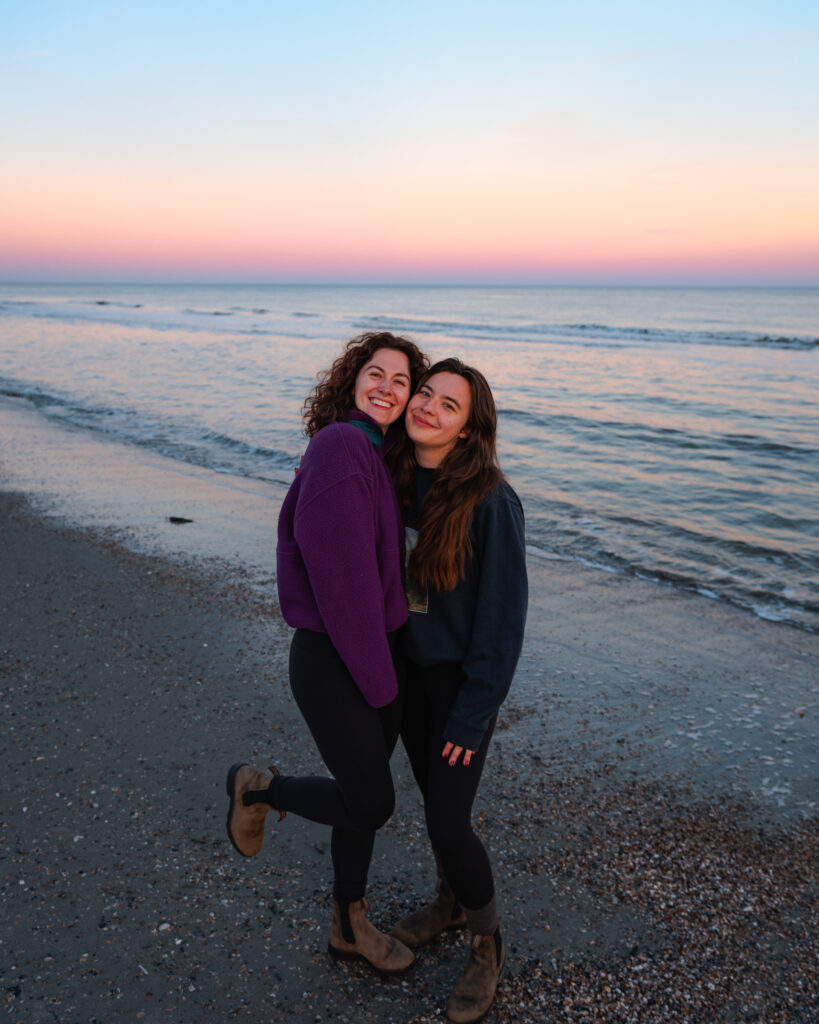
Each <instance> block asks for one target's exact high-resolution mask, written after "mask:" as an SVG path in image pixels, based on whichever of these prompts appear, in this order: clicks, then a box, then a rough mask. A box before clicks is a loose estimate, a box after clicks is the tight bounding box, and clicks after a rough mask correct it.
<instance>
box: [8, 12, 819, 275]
mask: <svg viewBox="0 0 819 1024" xmlns="http://www.w3.org/2000/svg"><path fill="white" fill-rule="evenodd" d="M92 6H94V7H95V8H96V7H97V6H98V5H92ZM319 6H320V7H324V5H319ZM457 6H458V5H453V7H457ZM544 6H545V7H549V6H550V5H544ZM586 6H589V5H586ZM700 6H702V11H701V12H700V13H701V14H702V13H704V12H705V11H706V10H708V11H710V12H711V13H710V14H709V18H708V22H707V24H708V26H709V29H708V33H707V34H705V33H704V31H703V29H702V24H703V23H702V22H699V23H698V22H697V18H696V17H695V15H696V9H697V8H699V7H700ZM734 6H735V5H734V4H733V3H732V2H728V3H726V5H725V6H724V9H723V7H720V8H719V9H718V10H716V11H715V10H714V9H713V8H712V7H709V6H708V5H706V4H702V5H700V4H699V2H698V0H697V2H695V3H694V5H693V8H687V9H686V12H685V17H683V16H682V14H680V15H679V16H676V15H673V14H670V13H668V12H667V13H665V14H662V16H660V15H659V14H658V16H657V18H656V19H654V20H653V21H651V22H648V21H646V20H645V19H642V20H641V19H640V18H639V17H638V13H639V12H640V11H641V10H642V8H641V7H640V5H631V4H628V3H626V4H625V5H624V6H623V8H622V10H620V9H618V11H617V12H616V14H617V16H616V17H615V14H614V12H612V11H611V10H610V8H609V7H608V6H607V5H604V4H597V3H591V5H590V7H591V8H592V9H593V10H594V12H595V18H594V19H593V20H590V11H589V10H584V11H581V12H577V13H576V14H574V15H573V14H571V13H569V12H566V11H564V12H563V13H562V14H561V16H560V17H559V18H557V17H556V16H555V15H554V14H553V13H552V14H549V13H548V12H547V11H545V10H543V9H541V8H540V7H539V6H538V5H534V6H533V5H531V4H526V3H517V2H513V3H511V5H510V7H509V10H508V11H506V12H505V13H504V14H500V13H487V11H485V10H484V9H483V8H482V7H479V8H478V9H476V12H475V16H474V17H473V18H472V19H471V20H470V21H469V22H468V23H464V21H463V19H461V18H459V17H457V16H456V14H457V12H455V11H454V10H453V11H452V12H450V11H449V8H448V7H447V5H444V7H443V8H441V7H440V6H436V5H428V4H426V3H420V4H419V5H418V10H417V11H415V15H417V16H418V17H419V18H420V17H421V15H422V14H423V13H424V12H425V13H426V15H427V16H428V17H430V18H432V17H433V15H434V18H433V20H434V23H435V24H436V26H437V29H438V35H437V36H435V39H434V42H433V41H432V40H431V39H430V37H429V34H428V33H424V32H422V31H421V28H420V26H419V25H416V22H415V20H414V19H412V18H409V15H398V14H389V13H384V12H383V10H382V8H375V7H371V5H367V4H354V5H353V8H355V10H356V11H358V10H359V8H360V12H359V13H360V14H361V16H362V18H363V17H364V14H365V13H367V12H369V17H368V21H367V23H368V33H369V34H368V35H367V38H366V39H364V38H362V37H361V35H360V31H359V29H360V28H361V24H358V27H356V26H357V23H356V21H355V17H354V16H353V15H351V18H350V20H345V21H339V20H336V21H335V22H334V21H333V17H332V11H333V10H334V8H332V6H328V7H326V12H325V13H326V14H327V20H326V24H325V29H326V31H324V32H322V31H321V30H318V31H316V27H315V24H314V22H310V24H311V25H312V34H311V35H310V37H309V38H308V37H307V36H306V35H305V32H306V30H307V27H308V24H307V21H309V19H307V21H305V20H304V19H305V17H306V15H304V14H303V12H299V11H297V10H292V11H290V10H288V12H286V13H283V14H282V13H281V12H279V13H278V14H276V15H275V16H274V14H273V13H272V11H271V8H270V7H269V6H268V5H258V4H250V7H252V8H253V10H254V12H255V15H256V18H257V21H256V22H255V23H254V24H255V25H256V29H257V31H256V33H255V34H253V35H250V36H249V35H248V34H247V31H246V28H245V27H244V25H243V23H242V22H241V19H239V18H238V16H236V17H234V16H231V15H230V14H227V13H224V11H225V9H222V13H221V14H220V13H219V11H218V10H216V9H214V8H212V7H210V6H208V5H206V6H205V8H204V9H202V8H200V7H199V6H196V7H194V6H190V9H189V10H188V11H187V13H188V17H183V11H185V10H187V9H188V7H189V5H187V4H184V3H183V4H179V5H174V6H173V12H165V14H164V15H163V13H162V12H161V11H160V10H158V9H153V8H151V9H150V10H148V9H146V8H145V7H144V6H139V5H135V4H131V3H124V4H122V5H117V6H116V8H112V7H111V6H110V5H99V10H97V13H96V16H95V17H94V18H93V19H92V22H85V23H77V20H76V19H75V18H74V17H73V16H72V14H71V7H70V5H68V4H66V5H61V4H59V3H57V4H55V5H52V6H51V8H50V15H49V16H39V17H38V16H35V13H34V12H33V11H32V9H31V8H29V7H25V8H24V7H23V5H19V10H15V11H14V12H13V15H14V16H13V17H11V19H10V25H9V26H8V40H7V41H6V42H5V43H4V44H3V45H4V47H5V49H4V51H3V52H2V53H0V87H3V91H4V94H5V95H6V96H10V97H12V98H13V102H12V103H7V104H5V105H4V112H3V113H0V131H2V134H3V138H4V145H5V156H4V160H3V161H2V163H1V164H0V278H2V279H5V280H33V279H38V278H40V279H63V280H72V279H74V280H76V279H91V278H104V279H112V280H117V279H118V280H128V279H140V280H145V279H155V280H161V279H171V280H213V281H220V280H240V279H248V280H254V281H262V280H269V281H276V280H286V281H297V280H305V281H311V280H322V281H331V280H360V281H366V280H390V281H396V282H398V281H401V280H416V281H417V280H426V281H430V282H435V281H453V282H457V281H470V280H476V281H478V280H480V281H491V280H497V281H515V280H520V281H527V282H530V281H543V282H544V283H549V282H552V281H553V282H556V283H563V282H568V281H577V282H578V283H583V282H587V281H588V282H595V283H605V282H606V281H611V282H613V283H615V282H616V283H621V282H624V281H634V282H635V283H640V282H642V281H645V282H652V281H664V282H665V281H667V282H675V281H678V282H680V283H709V282H712V281H713V283H766V282H770V283H781V284H786V283H792V284H814V283H817V282H819V188H817V186H816V182H817V181H819V140H817V135H816V132H815V128H814V127H813V126H815V124H816V123H819V109H817V108H819V101H817V99H816V97H818V96H819V72H817V64H819V62H816V61H815V59H812V58H811V54H813V56H814V57H815V45H816V41H817V39H819V16H817V14H816V12H815V11H814V9H813V8H812V7H811V6H810V5H803V4H788V3H786V4H785V6H784V7H783V8H781V9H780V10H779V13H778V14H777V16H776V18H772V17H769V15H768V14H767V11H766V8H765V5H763V4H754V3H748V4H744V5H742V12H743V21H742V26H741V28H739V27H737V21H736V18H735V17H734V14H735V13H736V12H734V11H733V8H734ZM736 6H737V9H739V5H736ZM632 8H633V9H632ZM365 9H366V11H365ZM376 10H378V11H381V13H379V14H378V16H377V17H376V16H374V15H373V14H372V12H373V11H376ZM195 12H198V13H199V15H200V16H199V17H197V18H195V19H192V15H193V14H194V13H195ZM163 18H165V19H166V20H167V22H163ZM191 19H192V20H191ZM402 19H403V20H402ZM362 23H363V22H362ZM698 24H699V26H700V27H699V28H698V27H697V25H698ZM379 43H380V44H382V45H379Z"/></svg>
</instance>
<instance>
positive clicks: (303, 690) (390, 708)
mask: <svg viewBox="0 0 819 1024" xmlns="http://www.w3.org/2000/svg"><path fill="white" fill-rule="evenodd" d="M290 686H291V689H292V691H293V696H294V697H295V699H296V703H297V704H298V706H299V710H300V711H301V713H302V715H303V716H304V720H305V721H306V722H307V725H308V727H309V728H310V732H311V733H312V734H313V739H314V740H315V742H316V746H317V747H318V749H319V753H320V754H321V756H322V758H323V760H324V763H325V764H326V765H327V768H328V769H329V770H330V772H331V774H332V776H333V778H321V777H318V776H300V777H298V776H292V775H291V776H287V775H280V776H279V777H278V778H276V779H274V780H273V784H272V786H271V789H270V802H271V803H272V804H273V806H274V807H277V808H278V809H279V810H282V811H291V812H293V813H294V814H298V815H300V816H301V817H303V818H309V819H310V821H318V822H321V823H322V824H325V825H332V827H333V832H332V841H331V854H332V860H333V872H334V881H333V893H334V895H335V897H336V899H337V900H338V901H339V903H341V904H348V903H352V902H353V901H355V900H358V899H361V897H362V896H363V895H364V892H365V890H366V886H367V872H368V870H369V866H370V860H371V858H372V852H373V843H374V841H375V833H376V830H377V829H379V828H380V827H381V826H382V825H383V824H384V823H385V822H386V821H388V820H389V818H390V816H391V815H392V812H393V808H394V807H395V790H394V788H393V783H392V775H391V774H390V756H391V755H392V752H393V750H394V749H395V744H396V741H397V739H398V730H399V726H400V719H401V703H402V702H401V698H400V695H399V697H397V698H396V699H395V700H394V701H393V702H392V703H391V704H388V705H387V707H384V708H372V707H370V705H369V704H368V703H367V702H366V701H365V700H364V697H363V696H362V694H361V691H360V690H359V689H358V687H357V686H356V684H355V682H354V681H353V678H352V676H351V675H350V673H349V672H348V671H347V667H346V665H345V664H344V662H343V661H342V660H341V657H340V656H339V654H338V652H337V651H336V649H335V647H334V646H333V644H332V643H331V641H330V638H329V637H328V636H327V634H326V633H315V632H313V631H311V630H307V629H297V630H296V632H295V634H294V636H293V641H292V643H291V645H290Z"/></svg>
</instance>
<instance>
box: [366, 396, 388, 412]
mask: <svg viewBox="0 0 819 1024" xmlns="http://www.w3.org/2000/svg"><path fill="white" fill-rule="evenodd" d="M370 404H371V405H374V406H375V407H376V409H384V410H389V409H392V402H385V401H384V399H383V398H371V399H370Z"/></svg>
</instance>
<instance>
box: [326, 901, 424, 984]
mask: <svg viewBox="0 0 819 1024" xmlns="http://www.w3.org/2000/svg"><path fill="white" fill-rule="evenodd" d="M369 909H370V905H369V903H367V901H366V900H365V899H360V900H356V901H355V903H351V904H350V905H349V907H348V908H347V910H348V913H349V915H350V925H351V928H352V933H353V936H354V939H355V941H354V942H348V941H347V940H346V939H345V938H344V932H343V930H342V923H341V908H340V907H339V905H338V901H337V900H333V922H332V924H331V925H330V943H329V946H328V949H329V951H330V952H331V953H332V954H333V956H338V957H352V958H357V959H361V960H366V961H367V963H369V964H370V965H371V966H372V967H374V968H375V969H376V970H377V971H379V972H380V973H381V974H401V973H402V972H403V971H406V970H407V968H408V967H412V965H413V964H414V963H415V954H414V953H413V952H412V950H411V949H407V947H406V946H405V945H404V943H403V942H399V941H398V939H394V938H393V937H392V936H391V935H385V934H384V933H383V932H380V931H379V930H378V929H377V928H376V927H375V925H373V924H371V923H370V921H369V920H368V919H367V911H368V910H369Z"/></svg>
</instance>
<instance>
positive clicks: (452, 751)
mask: <svg viewBox="0 0 819 1024" xmlns="http://www.w3.org/2000/svg"><path fill="white" fill-rule="evenodd" d="M474 753H475V751H474V750H464V748H463V747H456V746H455V744H454V743H446V744H444V750H443V753H442V754H441V757H443V758H447V757H448V758H449V767H450V768H454V767H455V765H456V764H457V763H458V758H459V757H460V756H461V754H463V755H464V768H468V767H469V762H470V761H471V760H472V757H473V755H474Z"/></svg>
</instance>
